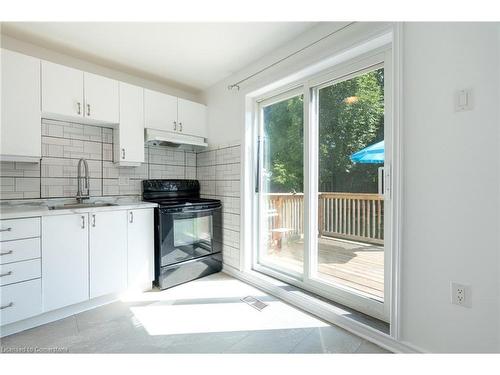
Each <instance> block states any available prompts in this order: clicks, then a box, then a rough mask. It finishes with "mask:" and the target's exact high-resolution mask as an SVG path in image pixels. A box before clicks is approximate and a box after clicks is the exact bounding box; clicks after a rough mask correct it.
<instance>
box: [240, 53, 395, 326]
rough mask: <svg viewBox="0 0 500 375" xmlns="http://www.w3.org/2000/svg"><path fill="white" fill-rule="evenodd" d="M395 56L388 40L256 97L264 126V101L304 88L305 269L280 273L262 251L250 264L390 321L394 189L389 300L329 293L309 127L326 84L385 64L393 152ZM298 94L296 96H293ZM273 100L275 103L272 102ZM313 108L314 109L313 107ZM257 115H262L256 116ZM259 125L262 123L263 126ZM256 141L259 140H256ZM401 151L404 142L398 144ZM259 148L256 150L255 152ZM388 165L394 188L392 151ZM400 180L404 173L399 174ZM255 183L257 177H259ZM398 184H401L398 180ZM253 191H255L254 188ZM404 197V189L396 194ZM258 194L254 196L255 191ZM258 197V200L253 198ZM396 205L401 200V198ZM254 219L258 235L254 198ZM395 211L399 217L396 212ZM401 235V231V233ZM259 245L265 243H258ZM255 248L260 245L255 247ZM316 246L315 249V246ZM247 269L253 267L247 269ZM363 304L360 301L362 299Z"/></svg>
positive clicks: (387, 260) (339, 290)
mask: <svg viewBox="0 0 500 375" xmlns="http://www.w3.org/2000/svg"><path fill="white" fill-rule="evenodd" d="M392 58H393V45H392V43H388V44H385V45H383V46H381V47H377V48H374V49H373V50H371V51H369V52H366V53H362V54H360V55H358V56H356V57H353V58H351V59H349V60H346V61H343V62H341V63H338V64H334V65H332V66H330V67H328V68H326V69H324V70H322V71H320V72H317V73H314V74H311V75H308V76H306V77H302V78H301V79H298V80H296V81H294V82H292V83H289V84H287V85H284V86H282V87H279V88H275V89H273V90H270V91H268V92H265V93H263V94H260V95H259V96H257V97H255V98H253V99H252V100H253V116H254V117H253V118H254V119H255V122H254V123H255V124H260V123H261V122H262V121H261V120H262V119H261V118H260V109H261V104H262V103H265V104H266V105H270V104H272V103H275V102H279V101H281V100H284V99H281V100H276V98H281V97H282V95H286V93H288V92H290V91H293V90H301V91H302V92H303V95H304V246H305V248H304V251H305V253H304V272H303V275H302V277H300V278H297V277H296V275H295V276H293V275H289V274H288V275H287V274H286V273H280V272H282V271H280V272H276V270H273V269H269V268H268V267H265V266H263V265H259V264H258V259H256V257H255V256H254V254H256V253H258V251H252V258H251V265H250V269H252V270H255V271H258V272H262V273H264V274H266V275H269V276H271V277H275V278H278V279H280V280H282V281H284V282H287V283H290V284H292V285H295V286H297V287H299V288H303V289H306V290H308V291H311V292H313V293H315V294H317V295H319V296H322V297H325V298H328V299H330V300H333V301H336V302H339V303H342V304H345V305H346V306H349V307H351V308H354V309H356V310H358V311H361V312H367V311H369V312H368V314H370V315H372V316H375V317H376V318H379V319H382V320H385V321H387V322H389V323H392V319H391V311H393V298H392V297H393V284H394V277H396V275H395V273H394V267H393V263H394V260H393V254H394V253H393V248H394V244H395V242H396V241H394V236H395V234H394V233H393V231H397V230H398V229H399V228H400V224H399V220H396V219H399V217H398V216H397V212H396V211H397V210H398V209H399V208H398V207H396V204H394V203H395V201H392V198H393V197H394V192H392V191H390V192H389V193H390V194H389V195H386V199H388V200H391V206H390V209H388V210H385V212H384V213H385V214H386V215H388V218H387V220H388V221H389V222H390V223H391V225H390V232H389V233H387V235H385V236H384V240H385V241H387V246H384V264H385V266H384V289H385V291H384V303H380V302H378V301H373V300H372V298H370V296H368V295H363V293H360V292H359V291H355V294H356V298H355V299H359V301H354V300H352V299H351V298H350V295H351V294H352V290H351V288H348V287H342V286H340V285H336V286H335V291H334V292H333V293H332V291H328V292H325V291H324V290H322V289H323V288H322V286H323V283H324V282H322V283H318V282H317V280H315V277H314V274H315V272H316V270H314V269H313V265H314V264H317V263H316V260H317V259H315V256H316V253H317V251H315V249H317V238H316V236H312V235H311V233H316V232H317V220H312V221H311V220H308V218H309V217H313V218H317V209H318V208H317V204H312V202H315V196H314V194H315V192H316V191H317V184H318V171H317V168H314V167H313V168H310V166H316V167H317V165H318V160H317V159H318V156H317V148H318V144H317V138H318V129H317V127H316V126H310V124H315V123H316V121H317V119H316V116H317V112H318V110H317V105H318V100H317V96H318V95H317V93H318V91H319V90H320V89H321V88H324V87H327V86H330V85H332V84H335V83H338V82H342V81H345V80H348V79H350V78H353V77H355V76H358V75H360V74H363V72H368V71H372V70H375V69H378V68H380V67H383V68H384V71H385V74H384V93H385V95H384V101H385V102H384V107H385V116H384V127H385V128H387V129H389V136H388V137H385V139H386V142H387V144H388V145H389V147H387V149H390V150H392V151H393V153H394V149H393V148H392V146H393V142H394V143H395V138H394V136H395V132H394V129H393V116H394V113H393V101H394V100H395V98H394V96H395V90H394V88H393V80H392V75H393V74H394V71H393V69H392ZM292 96H293V95H292ZM273 100H274V101H273ZM311 109H314V110H313V111H311ZM256 114H257V115H256ZM258 126H260V125H258ZM253 139H255V138H253ZM397 146H398V148H397V149H398V150H399V144H397ZM255 152H256V150H255V149H254V150H253V153H255ZM386 158H387V159H386V163H385V164H386V165H387V166H388V169H389V177H388V179H389V184H388V186H389V188H391V187H393V186H395V183H394V179H395V177H394V175H393V173H391V171H392V160H393V155H388V156H386ZM253 160H254V163H253V164H252V175H254V176H255V168H256V165H255V156H254V159H253ZM397 177H398V178H399V176H397ZM254 181H255V180H254ZM398 185H399V184H398ZM251 191H253V190H251ZM397 195H398V197H397V198H398V199H399V192H398V193H397ZM252 196H254V194H252ZM252 201H255V199H252ZM396 203H397V202H396ZM252 207H253V210H252V223H253V230H252V236H255V234H256V233H258V232H255V225H256V224H255V223H256V220H257V219H258V218H256V217H255V216H257V215H255V212H256V211H255V208H256V207H255V202H253V204H252ZM394 213H396V215H394ZM396 235H397V234H396ZM253 243H254V245H257V243H256V242H255V238H253ZM259 246H260V244H259ZM252 247H254V248H255V246H252ZM311 249H312V250H311ZM247 269H248V267H247ZM359 302H361V304H360V303H359Z"/></svg>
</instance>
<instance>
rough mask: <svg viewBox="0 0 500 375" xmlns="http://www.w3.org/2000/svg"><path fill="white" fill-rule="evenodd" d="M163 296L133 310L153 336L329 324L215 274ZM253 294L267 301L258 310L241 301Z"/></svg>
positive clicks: (173, 289) (245, 285)
mask: <svg viewBox="0 0 500 375" xmlns="http://www.w3.org/2000/svg"><path fill="white" fill-rule="evenodd" d="M151 294H156V295H161V298H158V296H156V298H153V299H150V301H154V302H153V303H151V304H148V305H145V306H144V305H143V306H132V307H130V310H131V311H132V313H133V314H134V317H135V319H137V321H138V322H140V324H142V326H143V327H144V328H145V329H146V331H147V332H148V333H149V334H150V335H176V334H191V333H208V332H236V331H260V330H277V329H294V328H312V327H326V326H328V324H326V323H324V322H322V321H320V320H319V319H316V318H314V317H313V316H311V315H308V314H306V313H304V312H302V311H300V310H297V309H295V308H293V307H291V306H289V305H287V304H285V303H284V302H282V301H280V300H277V299H275V298H274V297H271V296H268V295H267V294H265V293H264V292H261V291H259V290H258V289H255V288H253V287H251V286H249V285H247V284H244V283H242V282H241V281H238V280H235V279H232V278H228V277H227V276H220V275H217V276H214V277H211V278H206V279H201V280H198V281H196V282H191V283H188V284H184V285H180V286H178V287H175V288H171V289H168V290H165V291H162V292H157V293H144V295H146V296H147V297H146V299H140V300H141V301H144V300H148V299H147V298H149V295H151ZM249 295H250V296H253V297H256V298H259V299H261V300H262V301H263V302H265V303H266V304H268V306H267V307H266V308H264V309H263V310H262V311H258V310H256V309H254V308H253V307H251V306H249V305H248V304H246V303H244V302H243V301H241V298H243V297H246V296H249Z"/></svg>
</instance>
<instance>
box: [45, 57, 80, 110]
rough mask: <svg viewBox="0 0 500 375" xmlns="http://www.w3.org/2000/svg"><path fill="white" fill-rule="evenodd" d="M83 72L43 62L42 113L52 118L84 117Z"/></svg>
mask: <svg viewBox="0 0 500 375" xmlns="http://www.w3.org/2000/svg"><path fill="white" fill-rule="evenodd" d="M83 104H84V103H83V72H82V71H81V70H77V69H72V68H68V67H67V66H62V65H58V64H54V63H51V62H48V61H42V112H43V113H44V114H45V115H50V117H54V115H55V117H60V116H62V117H83V110H84V108H83Z"/></svg>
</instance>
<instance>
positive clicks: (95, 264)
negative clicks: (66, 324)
mask: <svg viewBox="0 0 500 375" xmlns="http://www.w3.org/2000/svg"><path fill="white" fill-rule="evenodd" d="M89 237H90V247H89V249H90V251H89V254H90V273H89V274H90V298H95V297H99V296H103V295H105V294H110V293H116V292H120V291H123V290H125V289H126V287H127V211H103V212H96V213H91V214H90V236H89Z"/></svg>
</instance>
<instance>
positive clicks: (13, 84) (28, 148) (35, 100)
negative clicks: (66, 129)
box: [0, 49, 41, 161]
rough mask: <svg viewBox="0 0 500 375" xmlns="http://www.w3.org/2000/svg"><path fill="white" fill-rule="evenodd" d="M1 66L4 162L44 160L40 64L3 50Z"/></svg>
mask: <svg viewBox="0 0 500 375" xmlns="http://www.w3.org/2000/svg"><path fill="white" fill-rule="evenodd" d="M1 65H2V74H1V75H0V79H1V81H2V83H1V88H2V95H1V97H2V107H1V108H2V110H1V113H2V115H1V116H2V117H1V125H0V126H1V129H0V132H1V134H2V136H1V137H0V150H1V153H2V156H6V157H5V158H3V157H2V159H5V160H8V159H9V158H10V160H14V161H15V160H22V158H23V157H28V158H38V159H40V157H41V125H40V121H41V114H40V60H38V59H35V58H33V57H30V56H26V55H22V54H20V53H16V52H11V51H8V50H5V49H2V64H1ZM7 156H8V157H9V158H7ZM16 157H20V158H17V159H16Z"/></svg>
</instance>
